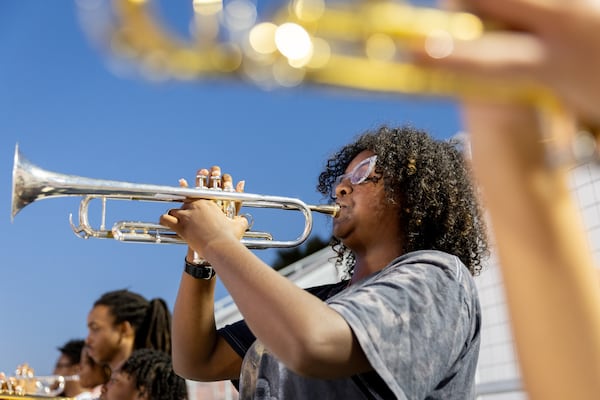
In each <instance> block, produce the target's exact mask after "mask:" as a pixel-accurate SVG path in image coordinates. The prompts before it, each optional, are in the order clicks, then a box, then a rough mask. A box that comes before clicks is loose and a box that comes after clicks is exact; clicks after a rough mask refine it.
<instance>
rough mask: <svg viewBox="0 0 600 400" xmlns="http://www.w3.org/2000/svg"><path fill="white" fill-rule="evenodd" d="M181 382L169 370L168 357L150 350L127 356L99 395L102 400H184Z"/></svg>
mask: <svg viewBox="0 0 600 400" xmlns="http://www.w3.org/2000/svg"><path fill="white" fill-rule="evenodd" d="M187 398H188V396H187V386H186V382H185V379H183V378H181V377H180V376H178V375H177V374H175V372H174V371H173V365H172V363H171V357H170V356H169V355H168V354H166V353H165V352H162V351H159V350H154V349H139V350H135V351H134V352H133V353H131V356H130V357H129V358H128V359H127V361H125V363H124V364H123V365H122V366H121V367H120V368H119V369H118V370H116V371H115V372H114V373H113V374H112V376H111V378H110V380H109V382H108V383H107V384H106V386H105V388H104V391H103V393H102V397H101V399H102V400H186V399H187Z"/></svg>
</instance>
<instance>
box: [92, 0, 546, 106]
mask: <svg viewBox="0 0 600 400" xmlns="http://www.w3.org/2000/svg"><path fill="white" fill-rule="evenodd" d="M192 5H193V23H192V24H191V27H192V28H191V34H190V38H189V39H183V38H181V37H178V36H176V35H174V34H172V33H170V32H169V30H168V29H167V28H165V27H164V26H162V25H161V24H160V22H159V19H158V16H157V15H156V14H157V13H155V12H153V7H152V6H153V4H152V2H151V1H149V0H113V1H112V9H111V11H112V13H111V14H114V16H115V17H114V18H112V19H111V20H110V21H109V22H107V23H106V24H104V25H103V26H102V28H101V29H99V28H98V27H96V28H94V31H96V32H98V31H100V32H102V33H101V34H100V36H101V42H102V43H104V44H105V45H106V44H108V45H109V51H110V52H111V53H117V54H120V55H121V56H124V57H126V58H129V59H131V60H132V61H134V62H136V63H138V64H139V65H140V66H141V69H142V71H143V72H144V73H145V74H146V76H149V77H152V78H154V79H157V78H176V79H195V78H203V77H208V76H231V75H236V76H239V77H242V78H244V79H248V80H250V81H252V82H254V83H256V84H258V85H259V86H262V87H275V86H286V87H289V86H296V85H299V84H301V83H303V82H308V83H314V84H319V85H329V86H335V87H344V88H351V89H357V90H366V91H374V92H389V93H403V94H415V95H419V94H423V95H441V96H485V97H487V98H489V97H493V98H497V99H507V100H510V101H519V102H521V101H522V102H527V103H538V104H539V103H544V102H553V101H554V100H553V96H552V95H551V94H550V93H549V91H548V90H546V89H545V88H544V87H540V86H539V85H536V84H533V83H531V82H524V81H511V82H506V81H491V80H486V81H485V82H484V81H481V80H477V79H474V78H472V77H468V76H457V75H455V74H450V73H448V72H444V71H440V70H431V69H427V68H423V67H419V66H416V65H414V64H413V63H411V60H410V55H409V54H410V50H411V49H413V50H414V49H417V48H418V49H423V50H424V51H426V52H427V53H428V54H430V55H431V56H433V57H443V56H444V55H445V54H448V52H450V51H452V46H453V43H454V41H455V40H472V39H476V38H478V37H480V36H481V34H482V33H483V32H484V31H485V30H486V25H485V24H484V22H483V21H482V20H481V19H480V18H479V17H477V16H476V15H474V14H471V13H468V12H461V11H444V10H440V9H436V8H430V7H416V6H414V5H411V4H410V3H407V2H403V1H390V0H363V1H350V2H341V1H340V2H328V3H325V1H324V0H292V1H291V2H290V3H289V4H287V3H286V4H284V5H283V6H282V7H281V8H279V9H278V10H276V11H275V12H274V13H273V15H272V16H270V17H269V18H268V19H265V20H264V21H260V22H259V21H258V11H257V9H256V7H255V6H254V4H252V3H250V2H249V1H248V0H231V1H229V2H227V3H223V2H222V0H193V3H192ZM88 12H89V11H88ZM86 20H88V21H92V20H93V19H92V18H88V19H86ZM96 20H97V19H96Z"/></svg>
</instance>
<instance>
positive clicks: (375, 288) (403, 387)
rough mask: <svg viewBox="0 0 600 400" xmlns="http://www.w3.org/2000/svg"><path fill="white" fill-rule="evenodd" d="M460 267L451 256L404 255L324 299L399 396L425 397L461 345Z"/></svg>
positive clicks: (464, 322) (464, 330)
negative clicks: (363, 279)
mask: <svg viewBox="0 0 600 400" xmlns="http://www.w3.org/2000/svg"><path fill="white" fill-rule="evenodd" d="M424 257H425V258H424ZM448 261H450V262H451V263H454V264H455V265H452V264H450V265H448ZM461 267H462V269H461ZM464 271H467V270H466V269H465V268H464V266H462V264H460V262H459V261H458V259H456V258H455V257H452V256H449V257H447V258H443V260H438V259H436V258H435V257H431V256H420V257H416V258H413V259H405V260H403V261H402V263H399V264H394V265H391V266H388V267H386V268H385V269H384V270H382V271H381V272H380V273H378V274H376V275H375V276H373V277H370V278H367V280H366V281H365V282H363V283H360V284H358V285H353V286H350V287H349V288H348V289H349V290H346V291H344V292H342V293H340V294H339V295H337V296H334V297H333V298H331V299H330V300H329V301H328V303H329V304H330V306H331V307H332V308H333V309H334V310H336V311H337V312H339V313H340V314H341V315H342V317H343V318H344V319H345V320H346V321H347V323H348V324H349V325H350V327H351V329H352V330H353V332H354V334H355V335H356V338H357V340H358V342H359V343H360V345H361V347H362V349H363V351H364V352H365V355H366V356H367V358H368V360H369V362H370V363H371V366H372V367H373V368H374V370H375V371H376V372H377V373H378V374H379V376H380V377H381V378H382V380H383V381H384V382H385V383H386V384H387V385H388V387H389V388H390V390H391V391H392V392H393V393H394V394H395V395H396V397H397V398H400V399H402V398H424V396H425V395H426V394H427V393H429V392H430V391H431V390H433V388H434V387H435V386H436V385H437V384H438V383H439V382H440V381H441V380H442V379H443V378H444V375H443V373H445V372H446V371H448V369H450V367H451V366H452V363H453V362H454V360H455V359H456V358H458V357H459V353H460V351H462V349H463V348H464V341H465V337H466V336H467V335H468V332H469V326H470V324H469V322H468V320H469V315H468V313H469V311H468V310H465V305H466V304H467V303H468V302H466V301H465V298H464V297H465V291H464V290H463V289H462V285H461V284H460V282H459V281H460V279H458V280H457V273H458V275H459V276H458V277H459V278H460V274H461V273H464ZM467 273H468V271H467ZM354 286H355V287H354ZM466 308H468V305H467V306H466ZM464 314H467V315H464Z"/></svg>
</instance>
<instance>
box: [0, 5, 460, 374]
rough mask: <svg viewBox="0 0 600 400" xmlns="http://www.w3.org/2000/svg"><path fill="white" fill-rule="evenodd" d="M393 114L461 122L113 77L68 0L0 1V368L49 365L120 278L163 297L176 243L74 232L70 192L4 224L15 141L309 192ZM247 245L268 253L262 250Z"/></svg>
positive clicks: (114, 163) (97, 165) (396, 106)
mask: <svg viewBox="0 0 600 400" xmlns="http://www.w3.org/2000/svg"><path fill="white" fill-rule="evenodd" d="M188 3H190V4H191V1H189V2H188ZM182 4H184V5H185V4H187V3H186V2H182ZM182 4H179V5H178V7H182ZM190 7H191V6H190ZM405 123H408V124H412V125H415V126H417V127H421V128H424V129H427V130H429V131H430V132H431V133H432V134H433V135H435V136H437V137H440V138H447V137H450V136H452V135H454V134H455V133H456V132H457V131H459V130H460V122H459V118H458V115H457V111H456V108H455V107H454V105H453V104H452V103H450V102H447V101H441V100H431V99H416V98H406V97H402V96H389V95H381V94H368V93H356V92H350V91H346V90H331V89H325V88H319V87H308V86H304V87H301V88H296V89H281V90H275V91H270V92H266V91H262V90H261V89H258V88H257V87H254V86H252V85H250V84H248V83H244V82H240V81H236V80H233V79H232V80H214V79H213V80H208V79H207V80H198V81H194V82H162V83H151V82H148V81H144V80H142V79H141V78H139V77H136V76H133V75H131V76H128V77H117V76H115V75H114V74H112V73H111V72H110V69H109V68H108V67H107V58H106V57H105V56H104V55H102V54H101V53H100V52H98V51H97V50H96V49H95V48H94V47H93V46H92V45H91V44H90V42H89V41H88V40H87V38H86V36H85V34H84V33H83V31H82V29H81V26H80V24H79V22H78V18H77V7H76V5H75V3H74V2H71V1H55V2H49V1H34V0H19V1H3V2H0V210H4V214H3V215H4V217H2V218H0V271H1V275H0V303H1V304H2V312H0V321H1V322H0V323H1V328H0V371H4V372H6V373H9V374H12V373H13V371H14V368H15V367H16V366H17V364H20V363H23V362H28V363H29V364H30V365H31V366H32V367H33V368H35V370H36V373H38V374H48V373H50V372H51V371H52V367H53V365H54V363H55V360H56V358H57V357H58V351H57V350H56V347H57V346H58V345H61V344H62V343H64V342H65V341H66V340H68V339H71V338H78V337H82V338H83V337H85V335H86V334H87V328H86V316H87V313H88V311H89V310H90V308H91V305H92V303H93V302H94V301H95V300H96V299H97V298H98V297H99V296H100V295H101V294H102V293H104V292H106V291H109V290H114V289H120V288H129V289H130V290H133V291H136V292H139V293H141V294H143V295H144V296H145V297H147V298H152V297H162V298H164V299H165V300H166V301H167V302H168V304H169V306H170V307H172V305H173V302H174V299H175V295H176V292H177V286H178V283H179V278H180V275H181V270H182V261H183V256H184V253H185V247H184V246H177V245H171V246H168V245H162V246H159V245H146V244H131V243H119V242H116V241H111V240H93V239H90V240H82V239H79V238H77V237H76V236H75V235H74V234H73V233H72V232H71V228H70V226H69V222H68V216H69V213H77V208H78V205H79V199H78V198H57V199H48V200H42V201H39V202H36V203H34V204H31V205H29V206H27V207H26V208H25V209H23V210H22V211H21V213H20V214H19V215H17V216H16V218H15V220H14V222H13V223H11V219H10V205H11V181H12V178H11V173H12V167H13V154H14V149H15V144H16V143H19V146H20V148H21V151H22V152H23V154H24V155H25V156H26V157H27V158H28V159H30V160H31V161H32V162H33V163H35V164H37V165H39V166H41V167H43V168H45V169H48V170H52V171H57V172H60V173H65V174H74V175H80V176H85V177H92V178H102V179H111V180H119V181H129V182H138V183H151V184H158V185H168V186H176V185H177V180H178V179H179V178H181V177H184V178H187V179H188V180H191V179H192V177H193V176H194V173H195V170H196V169H197V168H198V167H204V166H211V165H213V164H219V165H221V166H222V167H223V169H224V170H226V171H229V172H230V173H232V174H233V176H234V177H235V178H240V179H241V178H243V179H245V180H246V191H247V192H251V193H260V194H270V195H280V196H289V197H296V198H300V199H302V200H304V201H305V202H307V203H320V202H322V201H323V200H322V199H321V196H320V195H319V194H318V193H317V192H316V190H315V186H316V177H317V175H318V173H319V172H320V170H321V168H322V166H323V162H324V160H325V159H326V158H327V156H328V155H329V154H330V153H332V152H333V151H335V150H336V149H337V148H338V147H340V146H341V145H343V144H345V143H347V142H349V141H351V140H352V139H353V138H354V136H355V135H357V134H359V133H361V132H362V131H363V130H365V129H369V128H372V127H376V126H378V125H380V124H391V125H395V124H405ZM129 207H130V208H132V209H133V210H132V213H133V214H135V215H133V214H132V215H125V216H120V217H119V219H145V220H148V221H152V222H154V221H157V219H158V216H159V215H160V214H161V213H162V212H163V211H164V210H166V209H168V208H170V207H169V205H168V204H158V205H156V204H148V205H146V204H144V203H136V204H135V205H130V206H129ZM121 208H127V207H121ZM98 216H99V213H96V214H95V215H94V216H92V218H93V219H94V220H95V221H97V220H98ZM110 217H111V210H110V209H109V220H112V221H114V219H111V218H110ZM255 218H257V221H256V225H257V229H265V230H269V231H272V232H274V233H281V234H282V235H283V236H285V234H286V233H287V237H295V235H296V234H297V233H296V232H297V228H290V226H288V225H293V224H291V223H286V222H282V219H281V214H276V215H265V216H264V218H263V219H259V218H258V216H255ZM290 218H293V217H290ZM328 222H329V219H328V218H327V217H324V216H320V215H316V216H315V228H314V231H313V233H314V234H316V235H320V236H322V237H326V236H328V235H329V229H330V225H329V223H328ZM290 229H294V230H293V231H290ZM258 254H259V256H261V257H262V258H263V259H264V260H265V261H267V262H268V261H272V260H273V258H274V255H275V252H274V251H273V250H265V251H258ZM225 293H226V292H225V291H224V290H220V291H219V296H223V295H224V294H225Z"/></svg>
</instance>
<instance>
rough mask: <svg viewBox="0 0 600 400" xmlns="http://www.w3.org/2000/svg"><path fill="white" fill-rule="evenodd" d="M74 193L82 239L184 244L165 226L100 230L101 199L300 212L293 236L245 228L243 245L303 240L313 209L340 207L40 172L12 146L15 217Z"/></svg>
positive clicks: (134, 224)
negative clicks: (96, 213)
mask: <svg viewBox="0 0 600 400" xmlns="http://www.w3.org/2000/svg"><path fill="white" fill-rule="evenodd" d="M64 196H79V197H82V201H81V203H80V206H79V224H78V225H75V224H74V223H73V220H72V216H70V217H69V220H70V223H71V227H72V229H73V231H74V232H75V234H77V235H78V236H80V237H82V238H86V239H87V238H100V239H116V240H120V241H128V242H141V243H157V244H169V243H172V244H184V243H185V241H184V240H183V239H181V238H180V237H179V236H178V235H177V234H176V233H174V232H172V231H170V230H169V229H168V228H167V227H165V226H162V225H158V224H154V223H144V222H137V221H135V222H131V221H120V222H117V223H115V224H114V225H113V227H112V228H111V229H105V227H104V225H105V211H106V200H130V201H146V202H183V201H185V200H186V199H205V200H213V201H219V202H223V203H227V202H230V203H231V202H234V203H241V205H242V207H248V208H271V209H279V210H292V211H299V212H301V213H302V215H303V216H304V227H303V228H302V231H301V233H300V234H299V235H298V236H297V237H296V238H295V239H293V240H275V239H274V238H273V236H272V235H271V234H270V233H268V232H255V231H248V232H246V233H245V235H244V237H243V238H242V240H241V241H242V243H243V244H244V245H246V246H247V247H248V248H252V249H264V248H273V247H294V246H297V245H299V244H301V243H302V242H304V241H305V240H306V238H308V236H309V235H310V232H311V231H312V222H313V220H312V213H313V212H319V213H323V214H328V215H331V216H332V217H335V216H336V215H337V213H338V211H339V206H337V205H335V204H323V205H308V204H306V203H304V202H303V201H301V200H299V199H295V198H290V197H281V196H268V195H260V194H251V193H238V192H233V191H224V190H214V189H206V188H193V189H192V188H182V187H171V186H160V185H149V184H138V183H130V182H121V181H111V180H103V179H92V178H85V177H81V176H76V175H65V174H59V173H56V172H51V171H47V170H44V169H42V168H40V167H38V166H36V165H34V164H32V163H31V162H29V160H27V159H26V158H25V157H23V155H22V154H21V153H20V151H19V146H18V145H17V146H16V148H15V157H14V165H13V186H12V212H11V217H12V219H13V220H14V217H15V216H16V215H17V214H18V213H19V211H20V210H22V209H23V208H24V207H25V206H27V205H28V204H31V203H33V202H35V201H37V200H41V199H46V198H56V197H64ZM94 199H100V200H102V225H101V227H100V229H95V228H93V227H92V226H91V224H90V222H89V212H88V209H89V204H90V202H91V201H92V200H94Z"/></svg>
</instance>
